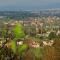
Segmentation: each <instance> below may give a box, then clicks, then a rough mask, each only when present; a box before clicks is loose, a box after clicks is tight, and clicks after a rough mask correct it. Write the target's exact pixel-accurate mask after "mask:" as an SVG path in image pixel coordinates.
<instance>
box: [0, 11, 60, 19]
mask: <svg viewBox="0 0 60 60" xmlns="http://www.w3.org/2000/svg"><path fill="white" fill-rule="evenodd" d="M48 16H58V17H60V10H42V11H0V17H1V18H10V19H25V18H28V17H48Z"/></svg>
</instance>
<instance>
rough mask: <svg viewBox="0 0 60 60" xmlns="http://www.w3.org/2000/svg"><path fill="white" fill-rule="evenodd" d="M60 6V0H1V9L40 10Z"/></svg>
mask: <svg viewBox="0 0 60 60" xmlns="http://www.w3.org/2000/svg"><path fill="white" fill-rule="evenodd" d="M56 8H60V0H0V10H3V11H4V10H13V11H14V10H40V9H56Z"/></svg>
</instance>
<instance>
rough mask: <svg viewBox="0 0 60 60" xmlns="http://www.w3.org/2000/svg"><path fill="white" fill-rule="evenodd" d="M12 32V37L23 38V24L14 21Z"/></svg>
mask: <svg viewBox="0 0 60 60" xmlns="http://www.w3.org/2000/svg"><path fill="white" fill-rule="evenodd" d="M12 32H13V34H14V38H23V37H24V36H25V34H24V30H23V26H22V25H21V24H19V23H16V25H15V26H14V28H13V29H12Z"/></svg>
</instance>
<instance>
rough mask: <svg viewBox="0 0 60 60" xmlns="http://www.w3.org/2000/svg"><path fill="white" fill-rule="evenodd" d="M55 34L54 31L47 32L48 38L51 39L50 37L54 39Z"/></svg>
mask: <svg viewBox="0 0 60 60" xmlns="http://www.w3.org/2000/svg"><path fill="white" fill-rule="evenodd" d="M56 37H57V36H56V34H55V33H54V32H51V33H50V34H49V36H48V38H49V39H50V40H51V39H54V38H56Z"/></svg>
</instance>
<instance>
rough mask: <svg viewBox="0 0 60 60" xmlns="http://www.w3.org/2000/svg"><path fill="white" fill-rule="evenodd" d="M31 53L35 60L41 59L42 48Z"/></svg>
mask: <svg viewBox="0 0 60 60" xmlns="http://www.w3.org/2000/svg"><path fill="white" fill-rule="evenodd" d="M33 53H34V55H35V57H36V58H37V59H39V58H41V57H42V48H34V49H33Z"/></svg>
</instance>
